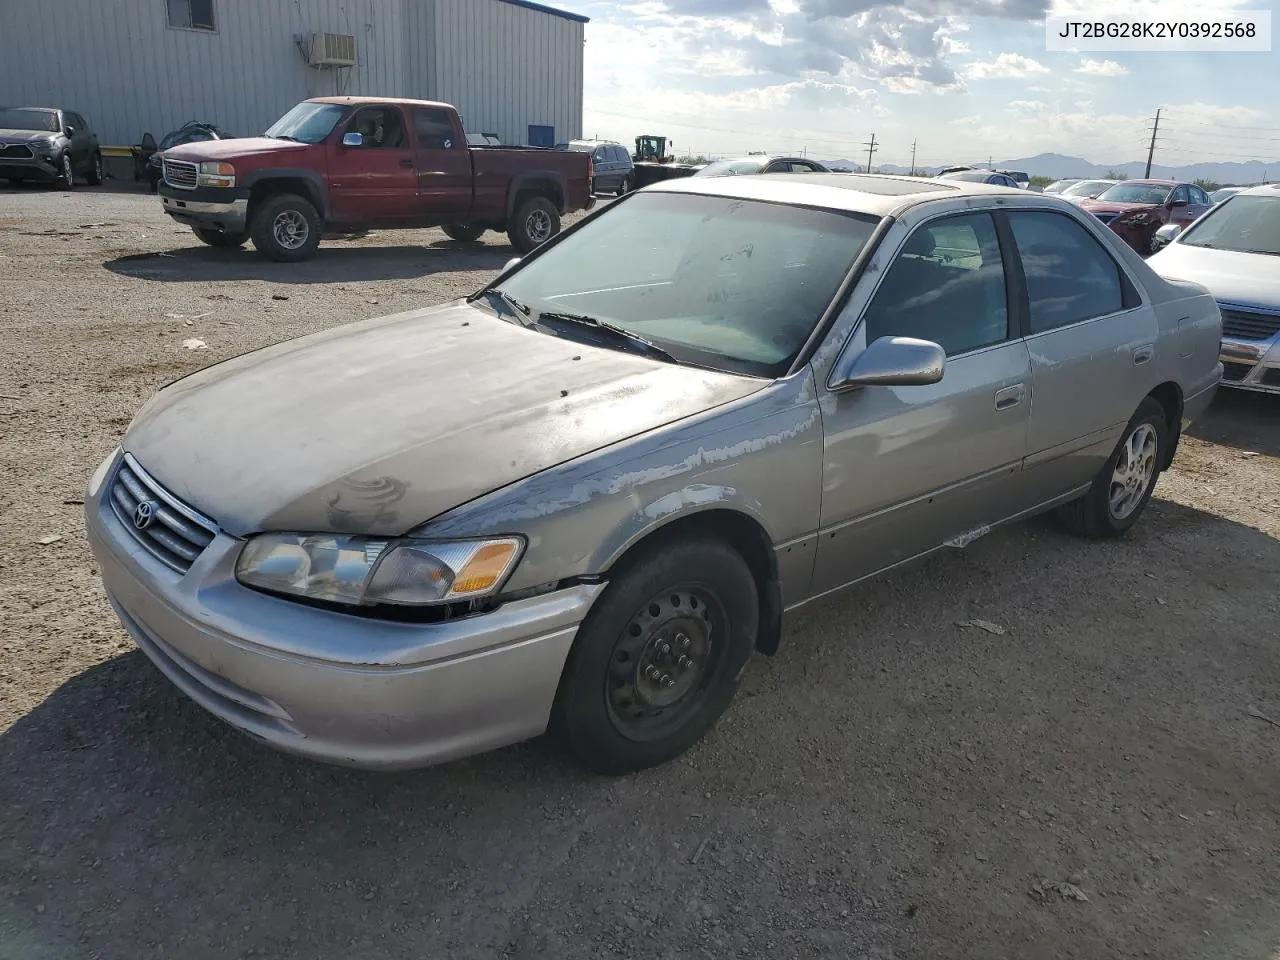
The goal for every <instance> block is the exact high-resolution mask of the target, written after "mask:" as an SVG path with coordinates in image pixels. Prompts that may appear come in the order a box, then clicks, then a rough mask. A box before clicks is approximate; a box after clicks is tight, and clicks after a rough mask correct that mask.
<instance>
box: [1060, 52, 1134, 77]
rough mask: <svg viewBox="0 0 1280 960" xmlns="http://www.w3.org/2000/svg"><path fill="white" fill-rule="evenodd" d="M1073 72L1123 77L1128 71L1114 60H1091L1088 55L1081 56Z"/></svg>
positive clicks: (1092, 75)
mask: <svg viewBox="0 0 1280 960" xmlns="http://www.w3.org/2000/svg"><path fill="white" fill-rule="evenodd" d="M1074 72H1075V73H1083V74H1085V75H1086V76H1090V77H1123V76H1126V75H1127V74H1128V73H1129V71H1128V69H1127V68H1126V67H1123V66H1121V65H1120V64H1118V63H1116V62H1115V61H1114V60H1092V59H1090V58H1089V57H1081V58H1080V64H1079V65H1078V66H1077V67H1076V68H1075V71H1074Z"/></svg>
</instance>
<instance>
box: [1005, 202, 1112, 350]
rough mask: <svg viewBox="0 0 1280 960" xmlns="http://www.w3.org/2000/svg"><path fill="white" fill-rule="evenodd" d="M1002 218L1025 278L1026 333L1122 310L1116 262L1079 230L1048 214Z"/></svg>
mask: <svg viewBox="0 0 1280 960" xmlns="http://www.w3.org/2000/svg"><path fill="white" fill-rule="evenodd" d="M1008 217H1009V226H1010V227H1011V228H1012V230H1013V237H1014V241H1015V242H1016V243H1017V246H1018V255H1019V256H1020V257H1021V259H1022V271H1023V273H1024V274H1025V275H1026V278H1027V296H1028V299H1029V301H1030V303H1029V306H1030V316H1029V318H1028V319H1029V330H1028V332H1029V333H1032V334H1036V333H1044V332H1045V331H1047V330H1055V329H1057V328H1058V327H1065V326H1069V325H1070V324H1073V323H1081V322H1083V321H1085V320H1093V319H1096V318H1098V317H1105V316H1107V315H1109V314H1112V313H1119V312H1120V311H1121V310H1123V309H1125V300H1126V297H1125V284H1124V281H1123V280H1122V279H1121V273H1120V266H1119V264H1117V263H1116V261H1115V260H1114V258H1112V256H1111V254H1109V253H1108V252H1107V251H1106V250H1105V249H1104V248H1103V246H1102V244H1101V243H1099V242H1098V240H1097V239H1096V238H1094V237H1093V236H1092V235H1091V234H1090V233H1089V231H1088V230H1086V229H1085V228H1084V227H1083V226H1081V225H1080V224H1078V223H1076V222H1075V221H1074V220H1073V219H1072V218H1071V217H1069V216H1067V215H1066V214H1061V213H1051V212H1048V211H1023V212H1015V211H1010V212H1009V214H1008Z"/></svg>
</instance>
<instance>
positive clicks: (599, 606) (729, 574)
mask: <svg viewBox="0 0 1280 960" xmlns="http://www.w3.org/2000/svg"><path fill="white" fill-rule="evenodd" d="M759 623H760V607H759V598H758V594H757V591H756V583H755V580H754V578H753V577H752V575H751V570H750V568H749V567H748V566H747V563H746V561H745V560H744V559H743V558H742V556H741V555H740V554H739V553H738V552H737V551H735V550H734V549H733V548H732V547H730V546H728V545H727V544H724V543H721V542H718V541H715V540H691V541H685V542H675V543H671V542H667V543H665V544H664V545H663V549H661V550H658V549H653V550H650V551H649V552H647V553H645V554H643V555H642V556H641V557H640V558H639V559H638V560H637V561H636V562H635V563H633V564H629V565H628V567H627V569H626V570H625V571H624V572H622V573H621V575H619V576H618V577H617V578H616V579H614V580H613V581H612V582H611V583H610V584H609V586H608V587H607V588H606V589H605V591H604V593H602V594H601V595H600V597H599V599H598V600H597V601H596V603H595V605H594V606H593V607H592V610H591V613H590V614H589V615H588V616H587V619H586V620H585V621H584V622H583V625H582V627H581V628H580V629H579V631H578V638H577V640H576V641H575V642H574V646H573V649H572V651H570V654H569V659H568V662H567V663H566V665H565V670H564V673H563V675H562V676H561V679H560V688H559V690H558V691H557V694H556V703H555V707H554V709H553V713H552V722H551V728H552V730H553V732H554V733H555V734H556V736H557V737H558V738H559V740H560V741H561V742H562V743H563V744H564V746H565V747H566V748H567V749H568V751H569V753H570V754H572V756H573V757H574V758H575V759H576V760H577V761H578V762H579V763H581V764H582V765H583V766H585V767H587V768H588V769H590V770H592V771H594V772H596V773H601V774H610V775H618V774H624V773H632V772H634V771H637V770H643V769H645V768H647V767H652V766H655V765H656V764H660V763H665V762H667V761H668V760H671V759H673V758H674V757H677V756H679V755H680V754H681V753H683V752H684V751H685V750H687V749H689V747H691V746H693V744H695V743H697V742H698V740H700V739H701V738H702V737H703V736H704V735H705V734H706V733H707V732H708V731H709V730H710V729H711V728H712V727H713V726H714V725H715V723H716V721H717V720H718V719H719V718H720V715H721V714H722V713H724V711H725V708H726V707H728V705H729V702H730V701H731V700H732V699H733V695H734V693H735V692H736V691H737V689H738V679H739V677H740V675H741V673H742V669H743V667H744V666H745V665H746V663H747V660H748V659H749V658H750V656H751V652H752V650H754V649H755V644H756V635H757V633H758V631H759ZM664 646H665V647H666V648H668V649H666V650H665V651H664V650H663V649H662V648H663V647H664ZM685 656H688V657H691V658H692V664H693V665H692V666H689V665H686V664H685V663H684V660H683V659H681V658H683V657H685ZM649 670H654V671H658V672H656V673H652V674H650V673H649V672H647V671H649Z"/></svg>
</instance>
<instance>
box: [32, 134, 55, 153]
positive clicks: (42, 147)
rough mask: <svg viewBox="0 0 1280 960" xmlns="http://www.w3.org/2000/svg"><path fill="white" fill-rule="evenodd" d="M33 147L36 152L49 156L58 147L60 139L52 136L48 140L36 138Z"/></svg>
mask: <svg viewBox="0 0 1280 960" xmlns="http://www.w3.org/2000/svg"><path fill="white" fill-rule="evenodd" d="M31 149H32V150H33V151H35V152H36V153H40V154H44V155H46V156H48V155H50V154H52V153H53V152H54V151H56V150H57V149H58V141H57V140H55V139H53V138H52V137H50V138H49V139H48V140H36V141H35V142H33V143H32V144H31Z"/></svg>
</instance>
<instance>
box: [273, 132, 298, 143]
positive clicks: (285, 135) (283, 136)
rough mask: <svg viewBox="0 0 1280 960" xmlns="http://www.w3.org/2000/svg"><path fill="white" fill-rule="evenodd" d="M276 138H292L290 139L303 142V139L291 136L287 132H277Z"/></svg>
mask: <svg viewBox="0 0 1280 960" xmlns="http://www.w3.org/2000/svg"><path fill="white" fill-rule="evenodd" d="M275 139H276V140H290V141H292V142H293V143H301V142H302V141H301V140H299V139H298V138H297V137H291V136H289V135H288V134H287V133H277V134H276V135H275Z"/></svg>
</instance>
